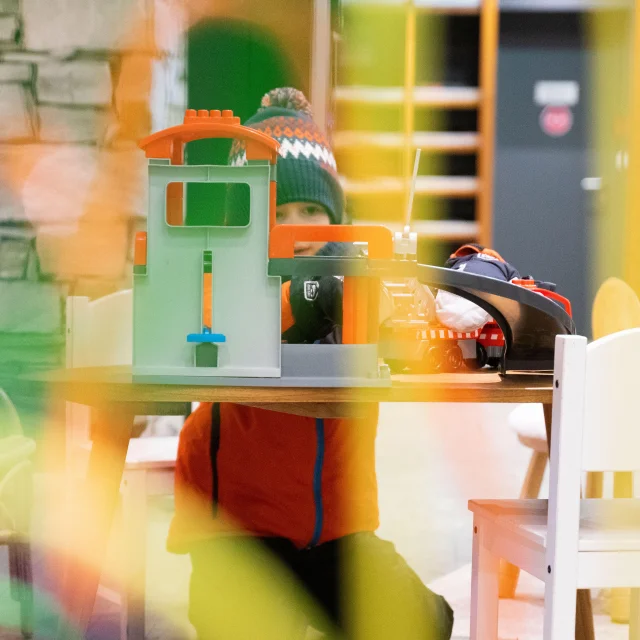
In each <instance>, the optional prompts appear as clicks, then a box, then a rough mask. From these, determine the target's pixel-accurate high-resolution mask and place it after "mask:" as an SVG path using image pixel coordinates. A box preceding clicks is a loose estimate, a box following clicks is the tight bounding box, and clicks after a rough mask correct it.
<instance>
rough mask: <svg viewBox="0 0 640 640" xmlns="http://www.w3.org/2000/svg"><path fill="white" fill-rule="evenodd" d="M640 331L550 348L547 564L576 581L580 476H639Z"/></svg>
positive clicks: (566, 340)
mask: <svg viewBox="0 0 640 640" xmlns="http://www.w3.org/2000/svg"><path fill="white" fill-rule="evenodd" d="M639 354H640V328H637V329H629V330H627V331H619V332H618V333H614V334H612V335H610V336H606V337H604V338H601V339H599V340H596V341H595V342H592V343H591V344H590V345H587V339H586V338H585V337H583V336H557V337H556V348H555V367H554V389H553V415H552V429H551V471H550V478H549V519H548V527H549V531H548V538H547V562H548V564H549V567H552V566H553V567H554V571H555V573H556V575H560V573H562V575H565V576H567V575H569V576H575V575H577V570H578V565H577V555H578V554H577V552H578V539H579V527H580V480H581V471H601V470H605V471H606V470H609V471H637V470H638V469H640V424H638V423H639V421H640V418H639V417H638V416H640V413H639V411H640V394H639V393H638V392H637V384H635V383H634V381H635V380H636V377H635V375H636V361H637V357H638V355H639Z"/></svg>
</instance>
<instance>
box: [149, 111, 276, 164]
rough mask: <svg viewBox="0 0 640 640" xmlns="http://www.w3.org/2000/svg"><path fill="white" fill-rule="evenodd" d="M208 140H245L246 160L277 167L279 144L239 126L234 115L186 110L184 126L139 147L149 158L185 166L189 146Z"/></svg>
mask: <svg viewBox="0 0 640 640" xmlns="http://www.w3.org/2000/svg"><path fill="white" fill-rule="evenodd" d="M205 138H232V139H240V140H244V142H245V145H246V151H247V160H268V161H269V162H270V163H271V164H275V163H276V160H277V157H278V147H279V144H278V142H277V141H276V140H274V139H273V138H271V137H270V136H268V135H266V134H265V133H262V132H260V131H256V130H255V129H251V128H250V127H245V126H243V125H241V124H240V118H238V117H236V116H234V115H233V111H230V110H225V111H222V112H221V111H217V110H212V111H207V110H206V109H200V110H199V111H196V110H195V109H187V110H186V111H185V114H184V122H183V124H179V125H176V126H175V127H169V128H168V129H163V130H162V131H158V132H156V133H152V134H151V135H150V136H147V137H146V138H143V139H142V140H140V142H139V143H138V144H139V146H140V148H141V149H142V150H143V151H144V152H145V154H146V156H147V158H167V159H169V160H171V161H172V164H182V151H183V148H184V145H185V144H186V143H187V142H191V141H193V140H202V139H205Z"/></svg>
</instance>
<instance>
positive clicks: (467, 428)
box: [0, 404, 627, 640]
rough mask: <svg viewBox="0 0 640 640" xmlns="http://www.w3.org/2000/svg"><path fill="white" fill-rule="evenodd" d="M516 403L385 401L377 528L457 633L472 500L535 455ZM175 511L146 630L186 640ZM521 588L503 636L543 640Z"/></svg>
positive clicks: (2, 558) (42, 604) (42, 484)
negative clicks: (452, 614) (514, 412)
mask: <svg viewBox="0 0 640 640" xmlns="http://www.w3.org/2000/svg"><path fill="white" fill-rule="evenodd" d="M510 409H511V407H510V406H508V405H470V404H467V405H445V404H393V405H381V417H380V428H379V436H378V443H377V451H378V454H377V455H378V474H379V492H380V495H379V500H380V509H381V526H380V529H379V531H378V533H379V535H380V536H381V537H384V538H387V539H390V540H392V541H393V542H394V543H395V544H396V546H397V548H398V550H399V551H400V552H401V553H402V554H403V555H404V556H405V558H406V559H407V560H408V561H409V563H410V564H411V565H412V566H413V567H414V569H415V570H416V571H417V573H418V574H419V575H420V577H421V578H422V579H423V580H424V581H425V582H426V583H431V586H432V587H433V588H434V589H435V590H436V591H439V592H441V593H443V595H445V596H446V597H447V599H449V600H450V602H451V604H452V606H454V610H455V611H456V626H455V629H454V637H455V638H456V639H458V638H468V624H469V595H468V594H469V584H470V577H469V576H470V574H469V562H470V560H471V517H470V514H469V513H468V511H467V500H469V499H470V498H478V497H484V498H490V497H491V498H503V497H504V498H507V497H517V495H518V492H519V489H520V485H521V482H522V479H523V477H524V473H525V469H526V465H527V462H528V459H529V452H528V451H527V450H526V449H524V448H523V447H522V446H521V445H520V444H519V443H518V441H517V439H516V437H515V435H514V434H513V433H511V432H510V431H509V430H508V429H507V427H506V416H507V413H508V411H509V410H510ZM59 490H60V487H59V486H58V485H56V482H55V479H54V478H51V477H40V478H39V482H38V493H37V496H38V503H37V505H36V506H37V507H38V505H42V504H45V503H46V501H47V495H52V494H50V493H48V492H57V491H59ZM545 490H546V488H545V487H543V491H545ZM36 511H37V510H36ZM171 511H172V501H171V500H170V499H156V500H154V501H153V502H152V504H151V507H150V517H149V527H148V545H149V560H148V572H147V602H148V617H147V627H148V634H147V637H148V638H150V639H154V640H155V639H160V638H162V639H166V638H171V639H172V640H190V639H191V638H192V637H193V635H192V632H191V630H190V627H189V625H188V622H187V618H186V606H187V587H188V576H189V563H188V559H187V558H185V557H184V556H175V555H169V554H167V553H166V551H165V549H164V543H165V538H166V532H167V527H168V522H169V519H170V517H171ZM36 526H40V527H46V524H45V523H44V522H42V521H39V520H38V511H37V512H36ZM114 561H115V560H112V562H114ZM55 572H56V569H55V567H51V566H45V563H44V561H43V557H42V553H38V554H37V557H36V581H37V586H38V594H39V596H38V622H37V624H38V634H37V636H36V637H37V638H49V637H51V633H52V629H53V628H54V626H55V611H56V607H55V601H54V600H53V599H52V598H51V596H50V595H47V594H49V593H50V592H51V588H52V585H53V584H54V577H55V575H54V574H55ZM522 585H523V586H522V589H521V592H520V595H519V596H518V598H517V599H516V600H514V601H511V602H509V603H507V604H505V605H503V607H502V613H503V617H504V618H505V620H504V621H503V622H504V624H503V626H502V627H501V640H515V639H516V638H517V639H518V640H533V639H534V638H540V637H541V633H540V627H539V624H540V620H541V606H542V600H541V594H542V591H541V590H540V585H539V584H538V583H537V581H535V580H534V579H532V578H527V577H525V578H524V579H523V582H522ZM598 603H599V601H598V600H596V610H599V609H598V607H600V605H599V604H598ZM600 608H601V607H600ZM117 614H118V610H117V606H116V605H114V604H112V603H109V602H108V601H107V600H105V599H104V598H100V599H99V602H98V603H97V606H96V615H95V616H94V621H93V623H92V627H91V629H90V632H89V634H88V638H90V639H91V640H107V638H117V637H118V636H117V625H118V615H117ZM16 623H17V607H16V606H15V604H14V603H13V602H12V601H11V599H10V598H9V596H8V585H7V581H6V554H5V553H4V552H3V551H2V549H0V639H2V640H9V639H13V638H18V637H19V635H16V633H15V632H12V631H10V629H11V628H12V627H14V628H15V624H16ZM3 628H4V629H6V631H2V629H3ZM597 629H598V630H597V638H598V640H618V639H619V638H620V639H621V638H623V637H626V633H627V630H626V629H627V628H626V627H625V626H620V625H612V624H611V623H610V622H609V619H608V617H607V616H605V615H600V616H599V617H597Z"/></svg>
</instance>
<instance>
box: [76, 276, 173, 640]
mask: <svg viewBox="0 0 640 640" xmlns="http://www.w3.org/2000/svg"><path fill="white" fill-rule="evenodd" d="M66 309H67V327H66V332H67V352H66V355H67V367H90V366H112V365H124V364H131V361H132V334H133V326H132V323H133V312H132V292H131V290H130V289H128V290H124V291H118V292H116V293H113V294H110V295H108V296H105V297H103V298H99V299H97V300H93V301H89V299H88V298H85V297H70V298H67V305H66ZM90 424H91V413H90V409H89V407H85V406H81V405H75V404H70V403H69V404H68V405H67V428H66V437H67V462H68V468H70V470H71V472H72V474H73V476H75V477H78V475H80V476H82V475H83V474H84V472H85V470H86V465H87V463H88V458H89V453H90V451H91V442H90ZM177 449H178V438H177V437H162V438H155V437H154V438H150V437H143V438H132V439H131V441H130V443H129V450H128V452H127V460H126V464H125V471H124V476H123V481H122V487H121V493H122V523H123V527H124V539H125V540H126V542H127V544H126V549H127V555H128V557H127V558H126V562H125V563H124V564H125V566H126V567H127V572H128V579H127V580H126V587H125V589H124V591H125V593H121V594H119V595H118V594H115V599H116V600H117V601H119V602H120V603H121V607H122V616H121V638H122V639H123V640H125V639H128V640H132V639H136V640H142V639H143V638H144V629H145V579H146V536H147V496H149V495H152V494H154V495H158V494H163V495H164V494H166V495H170V494H171V493H173V479H174V469H175V462H176V455H177ZM101 593H102V594H103V595H106V596H107V597H111V598H112V599H113V598H114V594H113V592H111V591H109V590H107V589H104V588H101Z"/></svg>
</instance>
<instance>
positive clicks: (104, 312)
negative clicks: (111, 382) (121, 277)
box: [67, 289, 133, 367]
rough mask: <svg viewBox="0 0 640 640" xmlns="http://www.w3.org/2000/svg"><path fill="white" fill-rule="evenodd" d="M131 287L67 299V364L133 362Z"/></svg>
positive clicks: (94, 364) (73, 365)
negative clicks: (101, 296) (113, 291)
mask: <svg viewBox="0 0 640 640" xmlns="http://www.w3.org/2000/svg"><path fill="white" fill-rule="evenodd" d="M132 340H133V295H132V291H131V289H125V290H123V291H116V292H115V293H111V294H109V295H108V296H104V297H103V298H98V299H96V300H91V301H90V300H89V298H84V297H75V296H74V297H69V298H67V367H96V366H111V365H125V364H131V362H132V359H133V355H132V354H133V347H132Z"/></svg>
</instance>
